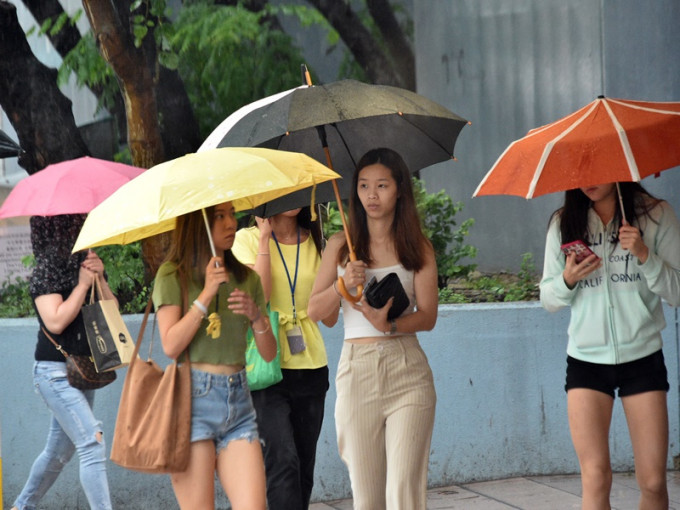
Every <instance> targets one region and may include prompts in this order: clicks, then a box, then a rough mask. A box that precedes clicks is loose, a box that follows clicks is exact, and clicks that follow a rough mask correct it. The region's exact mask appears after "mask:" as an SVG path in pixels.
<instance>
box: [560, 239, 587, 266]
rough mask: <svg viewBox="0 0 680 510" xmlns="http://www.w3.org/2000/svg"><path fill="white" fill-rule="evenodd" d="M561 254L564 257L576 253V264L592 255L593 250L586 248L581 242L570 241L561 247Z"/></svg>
mask: <svg viewBox="0 0 680 510" xmlns="http://www.w3.org/2000/svg"><path fill="white" fill-rule="evenodd" d="M562 252H563V253H564V255H565V256H569V254H570V253H571V252H575V253H576V262H581V261H582V260H583V259H585V258H587V257H589V256H590V255H594V252H593V250H591V249H590V248H588V246H587V245H586V243H584V242H583V241H580V240H579V241H572V242H570V243H567V244H563V245H562Z"/></svg>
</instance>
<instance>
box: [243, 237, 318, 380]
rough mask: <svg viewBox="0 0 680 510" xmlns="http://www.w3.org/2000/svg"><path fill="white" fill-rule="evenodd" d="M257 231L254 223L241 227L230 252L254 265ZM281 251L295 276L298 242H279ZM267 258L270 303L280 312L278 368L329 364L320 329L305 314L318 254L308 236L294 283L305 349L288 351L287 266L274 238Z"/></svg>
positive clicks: (290, 312)
mask: <svg viewBox="0 0 680 510" xmlns="http://www.w3.org/2000/svg"><path fill="white" fill-rule="evenodd" d="M259 242H260V231H259V229H258V228H257V227H249V228H242V229H241V230H239V231H238V232H236V239H235V240H234V246H232V248H231V252H232V253H233V254H234V256H236V258H237V259H239V260H240V261H241V262H242V263H244V264H246V265H254V264H255V258H256V257H257V251H258V244H259ZM279 246H280V248H281V252H282V253H283V257H284V259H285V261H286V265H287V266H288V271H289V273H290V279H291V281H293V279H294V278H295V257H296V254H297V244H281V243H279ZM269 253H270V255H269V258H270V259H271V262H270V263H271V275H272V290H271V296H270V299H269V305H270V306H271V308H272V310H276V311H277V312H279V343H280V344H281V368H286V369H304V368H307V369H310V368H321V367H324V366H326V365H327V364H328V357H327V356H326V346H325V345H324V343H323V337H322V336H321V331H320V330H319V326H318V325H317V324H316V322H314V321H312V320H311V319H310V318H309V317H307V305H308V303H309V296H310V294H311V293H312V286H313V285H314V279H315V278H316V273H317V272H318V271H319V265H320V264H321V258H320V257H319V254H318V253H317V251H316V246H315V245H314V240H313V239H312V237H311V236H308V237H307V240H306V241H304V242H302V243H300V260H299V263H298V265H299V267H298V275H297V283H296V285H295V309H296V311H297V319H298V325H299V326H300V329H301V330H302V337H303V338H304V340H305V345H306V349H305V350H304V351H302V352H299V353H297V354H291V352H290V348H289V347H288V342H287V340H286V339H287V336H286V332H287V331H289V330H291V329H292V328H293V301H292V298H291V291H290V284H289V283H288V277H287V276H286V270H285V268H284V266H283V263H282V261H281V255H280V254H279V250H278V249H277V248H276V243H275V242H274V240H273V239H270V240H269Z"/></svg>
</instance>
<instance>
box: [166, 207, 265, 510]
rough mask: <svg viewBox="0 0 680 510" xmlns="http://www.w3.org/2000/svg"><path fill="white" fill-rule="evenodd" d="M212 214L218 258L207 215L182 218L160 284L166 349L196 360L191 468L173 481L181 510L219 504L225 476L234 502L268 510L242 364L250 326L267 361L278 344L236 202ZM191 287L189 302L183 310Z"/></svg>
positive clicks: (172, 355)
mask: <svg viewBox="0 0 680 510" xmlns="http://www.w3.org/2000/svg"><path fill="white" fill-rule="evenodd" d="M206 215H207V217H208V218H209V225H210V233H211V235H212V242H213V243H214V247H215V249H216V251H217V255H216V256H211V253H210V242H209V239H208V233H207V232H206V229H205V226H204V224H203V221H204V220H203V215H202V213H201V212H200V211H199V212H194V213H190V214H188V215H185V216H181V217H180V218H178V219H177V227H176V228H175V230H174V232H173V240H172V243H171V247H170V251H169V254H168V256H167V260H166V262H165V263H163V265H161V267H160V268H159V270H158V274H157V275H156V281H155V285H154V290H153V300H154V305H155V307H156V310H157V312H156V315H157V319H158V328H159V332H160V336H161V341H162V343H163V349H164V351H165V353H166V354H167V355H168V356H169V357H170V358H173V359H174V358H178V357H179V356H181V355H182V353H184V352H185V351H186V352H187V353H188V354H189V358H190V359H191V364H192V370H191V376H192V380H191V385H192V403H191V454H190V458H189V465H188V467H187V469H186V470H185V471H183V472H180V473H173V474H172V475H171V480H172V486H173V489H174V491H175V496H176V497H177V501H178V503H179V505H180V507H181V508H213V507H214V494H215V487H214V480H215V476H214V475H215V473H217V477H218V479H219V481H220V483H221V484H222V487H223V488H224V491H225V492H226V494H227V497H228V498H229V501H230V502H231V504H232V507H233V508H235V509H239V508H260V509H262V510H264V508H265V507H266V502H265V474H264V463H263V459H262V449H261V447H260V443H259V437H258V433H257V423H256V421H255V409H254V408H253V403H252V400H251V397H250V391H249V390H248V384H247V381H246V371H245V369H244V366H245V351H246V333H247V330H248V327H252V330H253V332H254V336H255V342H256V344H257V348H258V351H259V352H260V354H261V355H262V357H263V358H264V359H265V360H267V361H270V360H272V359H273V358H274V357H275V356H276V340H275V339H274V335H273V334H272V328H271V324H270V323H269V319H268V317H267V312H266V309H265V299H264V293H263V291H262V286H261V284H260V279H259V277H258V276H257V273H255V272H254V271H252V270H251V269H249V268H248V267H246V266H244V265H243V264H241V263H240V262H238V261H237V260H236V258H235V257H234V256H233V255H232V254H231V247H232V244H233V242H234V235H235V234H236V216H235V210H234V206H233V205H232V203H231V202H225V203H222V204H218V205H216V206H214V207H210V208H208V209H207V210H206ZM183 288H187V289H188V290H187V294H188V298H187V299H186V303H191V306H189V307H188V308H187V309H186V311H185V312H184V311H183V307H182V304H183V296H182V289H183ZM218 296H221V297H222V299H221V300H218V299H216V298H218ZM219 302H221V303H223V306H222V307H220V308H219V309H218V306H219V305H218V303H219ZM211 313H216V314H219V316H220V320H221V328H220V331H218V334H212V332H211V329H210V327H206V325H207V321H205V319H206V318H207V316H208V315H209V314H211Z"/></svg>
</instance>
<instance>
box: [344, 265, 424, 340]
mask: <svg viewBox="0 0 680 510" xmlns="http://www.w3.org/2000/svg"><path fill="white" fill-rule="evenodd" d="M389 273H397V275H398V276H399V280H401V284H402V285H403V287H404V290H405V291H406V295H407V296H408V299H409V306H408V307H407V308H406V310H404V312H403V313H402V314H401V315H400V317H403V316H404V315H408V314H410V313H413V312H414V310H415V307H416V292H415V288H414V286H413V277H414V275H415V273H414V272H413V271H407V270H406V269H404V266H402V265H401V264H397V265H394V266H388V267H378V268H375V269H367V270H366V281H367V282H368V281H369V280H370V279H371V277H373V276H375V278H376V280H378V281H380V280H382V279H383V278H384V277H385V276H387V275H388V274H389ZM344 274H345V268H344V267H340V266H338V276H343V275H344ZM349 291H350V293H351V294H356V289H349ZM342 316H343V322H344V325H345V340H349V339H351V338H367V337H373V336H380V337H382V336H385V335H384V333H383V332H382V331H380V330H377V329H375V328H374V327H373V325H372V324H371V323H370V322H368V320H366V318H365V317H364V314H362V313H361V312H360V311H358V310H355V309H354V308H353V307H352V305H351V304H350V303H348V302H347V301H346V300H345V299H344V298H343V299H342ZM398 334H399V333H397V335H398Z"/></svg>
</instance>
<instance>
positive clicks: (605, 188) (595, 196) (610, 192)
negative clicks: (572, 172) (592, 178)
mask: <svg viewBox="0 0 680 510" xmlns="http://www.w3.org/2000/svg"><path fill="white" fill-rule="evenodd" d="M581 191H582V192H583V194H584V195H585V196H587V197H588V198H589V199H590V200H591V201H593V202H600V201H602V200H605V199H611V198H614V199H616V196H615V195H616V183H613V182H610V183H609V184H598V185H596V186H588V187H587V188H581Z"/></svg>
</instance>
